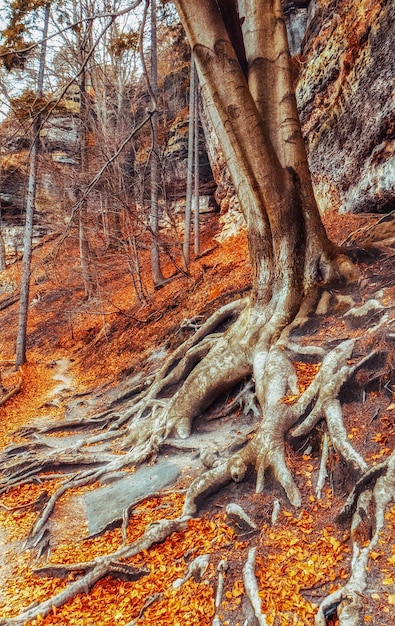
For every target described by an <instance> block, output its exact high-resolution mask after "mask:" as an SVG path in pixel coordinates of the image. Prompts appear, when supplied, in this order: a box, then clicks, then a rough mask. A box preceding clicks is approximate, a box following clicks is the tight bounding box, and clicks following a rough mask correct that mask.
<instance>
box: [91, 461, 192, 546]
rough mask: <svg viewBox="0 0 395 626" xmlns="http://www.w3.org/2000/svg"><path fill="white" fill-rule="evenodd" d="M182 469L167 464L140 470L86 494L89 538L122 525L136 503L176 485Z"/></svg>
mask: <svg viewBox="0 0 395 626" xmlns="http://www.w3.org/2000/svg"><path fill="white" fill-rule="evenodd" d="M179 474H180V469H179V468H178V467H177V466H176V465H175V464H173V463H169V462H167V461H165V462H163V463H158V464H157V465H150V466H147V467H140V468H139V469H137V470H136V472H134V474H127V475H126V476H125V475H124V477H123V478H120V479H119V480H114V481H113V482H111V483H110V484H109V485H106V486H105V487H100V488H99V489H95V490H94V491H89V492H88V493H86V494H85V496H84V500H85V506H86V514H87V522H88V530H89V537H92V536H94V535H97V534H98V533H100V532H102V531H103V530H105V529H106V528H107V527H109V526H112V525H116V524H117V523H119V522H121V520H122V516H123V512H124V511H125V509H127V507H129V506H130V505H131V504H133V502H137V501H138V500H140V499H141V498H144V497H148V496H150V495H152V494H154V493H157V492H158V491H161V489H164V488H165V487H167V486H168V485H171V484H173V483H175V481H176V480H177V478H178V476H179Z"/></svg>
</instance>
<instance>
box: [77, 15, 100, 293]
mask: <svg viewBox="0 0 395 626" xmlns="http://www.w3.org/2000/svg"><path fill="white" fill-rule="evenodd" d="M88 28H91V24H89V25H88ZM90 43H91V36H90V34H89V33H88V32H87V33H85V35H84V36H83V38H82V40H81V41H80V53H81V62H82V63H83V64H84V67H83V70H82V72H81V74H80V79H79V88H80V113H79V121H80V172H81V183H82V186H83V184H84V181H85V180H86V179H87V175H88V171H89V158H88V150H89V148H88V140H89V111H88V97H87V72H86V68H85V59H86V48H87V47H88V48H90ZM88 220H89V216H88V198H83V199H82V200H81V205H80V208H79V215H78V234H79V251H80V265H81V275H82V281H83V283H84V290H85V297H86V298H88V299H89V298H92V297H93V296H94V294H95V287H96V286H95V281H94V278H93V274H92V268H91V249H90V244H89V223H88Z"/></svg>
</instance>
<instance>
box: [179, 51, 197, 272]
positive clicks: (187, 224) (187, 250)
mask: <svg viewBox="0 0 395 626" xmlns="http://www.w3.org/2000/svg"><path fill="white" fill-rule="evenodd" d="M194 114H195V61H194V58H193V53H192V54H191V71H190V79H189V123H188V160H187V190H186V200H185V220H184V242H183V246H182V251H183V267H184V270H185V271H187V270H188V267H189V262H190V257H191V216H192V182H193V147H194V132H193V131H194V123H195V115H194Z"/></svg>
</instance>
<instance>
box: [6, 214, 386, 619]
mask: <svg viewBox="0 0 395 626" xmlns="http://www.w3.org/2000/svg"><path fill="white" fill-rule="evenodd" d="M377 219H378V218H377V216H366V215H338V214H337V213H336V212H333V213H328V214H327V215H326V216H325V223H326V227H327V230H328V233H329V235H330V237H331V238H332V240H333V241H335V242H337V243H340V242H341V241H344V240H345V239H346V238H347V237H348V235H350V234H351V233H356V232H360V229H361V228H364V227H365V226H366V225H367V224H374V223H375V222H376V221H377ZM217 228H218V224H217V218H216V217H207V218H205V224H204V231H203V241H202V249H203V251H204V252H203V254H202V255H201V256H200V258H199V259H197V260H195V261H194V262H193V263H192V265H191V271H190V276H189V277H187V276H184V275H183V274H178V275H177V276H175V277H174V279H173V280H171V281H170V282H168V283H166V284H165V285H164V286H163V287H162V288H161V289H158V290H154V289H153V288H152V285H150V284H149V283H148V284H147V289H148V293H149V300H148V301H147V302H146V303H145V304H141V303H139V302H137V301H136V297H135V294H134V291H133V285H132V281H131V277H130V274H129V271H128V259H127V258H126V257H125V255H122V254H121V253H119V252H117V251H110V252H105V253H104V252H103V254H102V255H101V256H100V257H99V256H97V257H96V268H97V275H98V277H99V283H100V288H99V289H98V296H97V298H95V299H94V300H91V301H89V302H87V301H85V300H84V298H83V289H82V285H81V279H80V273H79V264H78V251H77V242H76V241H75V240H73V239H72V238H69V239H67V240H66V241H65V242H64V244H63V245H62V247H61V248H59V249H58V250H57V251H56V254H55V255H54V254H51V250H53V247H54V240H52V239H51V240H48V241H44V242H43V244H42V245H41V246H39V247H37V248H36V249H35V252H34V263H33V273H32V292H31V298H32V304H31V307H30V317H29V330H28V332H29V336H28V362H27V363H26V364H25V365H24V366H23V368H22V387H21V389H20V391H19V393H17V394H16V395H14V396H13V397H12V398H10V399H9V400H8V401H7V402H6V403H4V404H3V405H2V406H0V447H1V448H4V447H6V446H7V445H9V444H10V443H15V442H17V441H23V438H22V437H21V435H20V434H18V429H20V428H23V427H25V426H27V425H31V424H32V423H35V424H37V422H38V421H39V422H40V423H44V422H46V421H48V420H54V419H59V420H60V419H62V418H64V416H65V415H66V416H76V415H84V414H87V415H89V414H91V413H94V412H96V413H97V412H98V411H100V410H105V409H106V408H107V407H108V404H109V403H111V402H113V401H114V399H115V398H116V397H117V395H120V394H122V393H127V389H128V387H129V385H130V384H131V381H133V382H134V383H135V382H136V381H138V380H139V377H143V376H147V375H149V373H150V371H152V370H153V369H155V368H156V367H157V365H158V363H160V362H161V360H163V358H164V356H165V355H166V354H167V353H168V352H169V351H171V350H172V349H174V348H175V347H176V346H177V345H179V344H180V343H181V341H183V340H184V339H185V338H186V337H188V336H189V335H190V334H191V332H192V329H193V327H194V325H195V324H196V323H198V322H199V321H202V320H205V319H206V318H207V317H208V316H209V315H210V314H211V313H213V312H214V311H215V310H216V309H218V308H219V307H220V306H221V305H223V304H225V303H226V302H229V301H232V300H233V299H235V298H237V297H240V296H243V295H245V294H247V293H248V289H249V285H250V268H249V262H248V251H247V245H246V238H245V234H244V233H240V234H239V235H237V236H234V237H232V238H230V239H228V240H226V241H225V242H223V243H221V244H218V243H217V242H216V241H215V240H213V239H212V237H213V235H215V234H216V232H217ZM361 232H362V231H361ZM353 239H354V240H355V241H356V242H358V236H357V235H355V236H354V237H353ZM387 252H388V251H387ZM148 257H149V255H148V252H143V253H142V273H143V275H144V276H148V275H149V258H148ZM164 273H165V274H166V276H170V275H172V274H175V269H174V267H173V266H172V264H171V262H170V260H168V261H167V264H166V266H165V268H164ZM19 276H20V262H16V263H13V264H10V265H9V266H8V268H7V270H6V271H5V272H2V273H0V289H1V288H3V289H4V292H5V290H6V289H8V290H9V289H13V290H14V291H16V290H17V287H18V283H19ZM393 276H394V256H393V255H391V254H388V253H386V254H385V255H383V256H379V255H377V254H375V255H373V254H372V255H370V254H367V255H366V257H365V261H364V262H363V263H362V264H361V278H360V281H359V291H358V294H359V296H358V297H359V298H360V301H359V302H358V303H362V302H363V301H366V300H367V299H369V298H373V297H377V298H379V299H380V301H381V303H383V304H384V305H385V306H388V307H392V306H393V305H394V303H395V286H394V278H393ZM99 283H98V284H99ZM8 296H9V294H8V293H7V297H8ZM5 299H6V296H0V307H1V303H2V302H4V301H5ZM342 313H343V311H342V310H341V309H339V307H337V309H335V308H333V309H330V310H329V312H328V313H327V314H326V315H324V316H323V317H322V320H321V323H320V325H319V326H317V327H316V328H313V329H312V330H311V332H310V340H311V337H313V338H314V340H315V339H316V340H317V343H318V342H319V339H320V337H322V335H323V334H325V335H327V336H331V337H332V338H333V341H334V342H336V341H339V340H340V339H345V338H348V337H350V336H352V334H353V332H354V331H353V329H352V328H350V327H349V326H347V325H346V323H345V321H344V318H343V315H342ZM17 314H18V303H17V302H15V303H14V304H12V305H10V306H7V307H6V308H4V309H3V310H1V309H0V328H1V336H0V367H1V371H2V384H3V387H4V388H5V391H7V390H8V389H10V388H12V386H13V385H14V384H16V382H17V379H18V374H17V373H15V372H14V371H13V370H12V366H11V362H12V360H13V358H14V344H15V336H16V327H17ZM316 371H317V369H316V365H314V364H307V365H306V364H300V365H299V369H298V374H299V386H300V388H303V386H306V385H307V384H308V383H309V382H310V381H311V379H312V378H313V376H314V375H315V373H316ZM379 374H380V373H378V375H377V376H376V375H374V373H371V374H368V375H367V376H368V378H367V379H365V380H363V381H357V383H358V384H357V383H356V385H355V393H352V394H350V395H349V397H348V398H342V400H343V403H344V405H343V410H344V421H345V425H346V428H347V432H348V433H349V435H348V436H349V438H350V439H352V443H353V445H354V447H355V448H356V449H357V450H358V451H360V453H361V454H362V455H363V457H364V459H365V460H366V461H367V462H368V464H369V465H375V464H376V463H379V462H381V461H382V460H383V459H385V458H386V457H387V456H388V455H389V454H390V452H391V451H392V450H393V449H394V444H395V405H394V404H393V403H392V402H393V388H392V382H393V381H392V380H390V378H388V375H387V374H385V375H384V376H380V375H379ZM0 401H1V396H0ZM228 401H229V399H227V398H224V399H223V407H222V408H223V409H225V407H226V403H227V402H228ZM220 409H221V405H220V404H217V405H216V406H215V407H213V408H211V409H209V410H208V411H207V413H206V414H205V415H203V416H201V418H199V420H198V421H197V423H196V424H195V427H194V431H195V434H196V436H197V437H199V436H200V435H201V436H202V437H204V436H206V437H207V441H209V444H210V446H214V447H215V446H216V448H217V450H220V449H221V446H228V445H230V444H231V442H230V441H229V433H230V434H231V435H230V438H232V437H234V438H235V439H237V437H238V435H246V436H248V427H249V425H248V423H247V421H246V420H244V418H243V416H241V415H240V412H237V411H236V412H233V413H231V414H230V415H228V416H226V417H225V418H224V419H223V420H221V423H222V428H223V431H222V434H221V435H220V434H216V433H219V432H220V431H219V430H218V431H217V430H216V429H217V425H218V424H217V422H218V420H217V419H216V416H217V413H218V411H220ZM224 412H225V413H226V411H224ZM243 420H244V421H243ZM203 441H204V439H203ZM172 453H173V454H174V450H173V451H171V450H169V454H168V457H167V458H169V457H170V456H171V454H172ZM180 454H181V453H180ZM331 455H332V457H333V458H332V459H331ZM335 456H336V453H335V452H334V451H333V449H331V450H330V455H329V460H328V477H327V480H326V483H325V485H324V488H323V490H322V493H321V496H320V497H318V496H317V493H316V489H315V485H316V481H317V476H318V472H319V468H320V459H321V454H320V449H319V446H318V445H317V442H315V441H313V440H312V441H310V442H309V445H306V446H305V447H304V448H303V450H295V449H293V448H292V447H291V446H288V447H287V462H288V465H289V467H290V468H291V470H292V472H293V474H294V475H295V476H296V478H297V481H298V487H299V489H300V491H301V493H302V507H301V509H294V508H293V507H291V506H290V505H289V503H287V500H286V498H285V497H284V494H283V493H282V491H281V490H280V488H278V487H276V486H272V487H270V483H269V485H268V489H267V490H265V492H264V493H263V494H256V493H255V491H254V487H255V482H254V477H253V476H252V475H249V476H247V478H246V479H245V480H244V481H243V482H241V483H237V484H236V483H232V484H230V485H228V486H227V487H225V488H224V489H222V490H221V491H220V492H219V493H217V494H213V495H212V496H210V497H209V498H208V499H207V500H206V501H205V502H204V503H203V504H202V508H201V509H200V511H199V516H198V517H196V518H195V519H193V520H190V521H189V522H188V525H187V528H186V529H185V530H183V531H180V532H177V533H174V534H173V535H171V536H170V537H169V538H168V539H167V540H166V541H165V542H164V543H163V544H160V545H157V546H153V547H152V548H150V549H149V550H147V551H143V552H142V553H141V554H140V555H138V556H136V557H134V558H133V560H132V561H131V563H132V564H133V565H136V566H142V565H144V566H145V567H146V568H147V569H148V573H147V575H145V576H143V577H142V578H140V579H139V580H137V581H133V582H132V581H125V580H118V579H114V578H105V579H103V580H101V581H99V582H98V583H96V585H95V586H94V588H93V589H92V590H91V591H90V593H87V594H80V595H78V596H77V597H76V598H75V599H74V600H72V601H70V602H69V603H67V604H66V605H64V606H63V607H61V608H58V609H55V608H54V609H53V612H52V614H51V615H49V616H47V617H45V618H41V617H40V616H39V617H38V618H37V619H35V620H34V621H32V622H30V623H31V624H44V625H45V624H46V625H48V624H53V625H62V626H63V625H64V626H66V625H70V626H71V625H78V626H91V625H92V624H95V625H97V626H102V625H103V626H104V625H105V624H118V625H119V626H126V625H127V624H131V623H133V624H141V625H142V624H156V625H169V626H177V625H180V626H189V625H195V624H196V625H198V624H199V625H201V626H211V625H212V623H213V619H214V615H215V614H216V615H217V616H218V618H219V623H220V624H223V625H229V626H242V625H244V624H245V615H248V607H246V606H245V603H246V602H248V601H247V599H246V597H245V595H244V589H243V574H242V569H243V566H244V564H245V562H246V559H247V554H248V550H249V548H250V547H251V546H252V545H254V546H257V559H256V577H257V581H258V586H259V595H260V598H261V601H262V610H263V611H264V612H265V613H266V616H267V623H268V624H275V625H276V626H283V625H284V626H285V625H293V626H310V625H312V624H313V623H314V616H315V614H316V612H317V606H318V604H319V603H320V601H321V600H322V599H323V598H324V597H325V596H327V595H328V593H330V592H331V591H333V590H335V589H336V588H338V587H339V586H341V585H342V584H345V582H346V580H347V578H348V576H349V571H350V560H351V550H350V532H349V528H348V527H344V526H341V525H339V524H338V523H337V522H336V521H335V518H336V515H337V514H338V512H339V510H340V508H341V505H342V503H343V502H344V498H345V494H347V493H348V491H349V490H350V487H351V486H350V484H349V481H348V480H347V479H348V475H347V472H345V471H343V472H342V471H341V469H340V470H339V469H338V467H339V463H338V462H337V461H338V459H335V458H334V457H335ZM154 461H155V459H153V460H152V463H154ZM183 465H184V466H183V467H182V468H181V471H180V478H179V480H178V482H177V485H176V487H173V488H169V489H168V490H167V491H166V490H165V491H163V492H161V495H160V497H153V498H147V499H145V500H143V501H142V502H141V503H140V504H139V505H138V508H137V509H135V510H134V511H133V515H132V516H131V519H130V521H129V524H128V527H127V541H128V542H131V541H134V540H135V539H136V538H137V537H138V536H139V535H141V534H142V532H143V531H144V528H145V527H146V525H147V524H148V523H150V522H153V521H155V520H157V519H160V518H162V517H164V516H166V518H171V517H177V516H179V515H180V512H181V510H182V505H183V487H185V486H186V485H188V484H189V482H190V481H191V479H192V477H193V476H194V472H196V468H195V467H194V464H193V454H189V456H188V457H187V458H186V459H185V464H184V463H183ZM340 467H341V465H340ZM331 468H333V471H332V469H331ZM58 482H59V479H58V478H56V477H55V478H54V479H53V480H52V481H47V482H45V491H46V492H47V493H51V492H52V491H53V490H54V489H55V487H56V485H57V484H58ZM98 487H99V486H98V485H91V486H89V487H84V488H81V489H80V490H79V491H78V492H76V491H74V492H73V493H72V494H65V495H64V496H63V497H62V498H61V499H60V501H59V502H58V504H57V506H56V508H55V512H54V517H53V520H52V528H51V540H50V543H51V545H50V553H49V556H48V560H49V562H50V563H70V562H73V563H74V562H78V563H79V562H82V561H87V560H89V559H92V558H94V557H95V556H97V555H100V554H105V553H110V552H112V551H114V550H115V549H117V548H118V547H119V546H121V545H122V542H123V540H124V538H123V537H122V532H121V528H120V526H119V525H116V526H115V527H111V528H109V529H108V530H105V531H104V532H103V533H101V534H99V535H97V536H93V537H90V538H87V536H88V535H89V532H88V527H87V517H86V511H85V509H84V506H85V505H84V502H85V501H86V500H85V496H86V493H87V492H88V491H92V490H94V489H97V488H98ZM43 491H44V485H42V484H28V485H23V486H20V487H15V488H13V489H11V490H8V491H6V492H4V493H2V495H1V496H0V617H12V616H15V615H17V614H18V613H19V612H20V611H21V610H22V609H23V608H25V607H27V606H28V605H30V604H32V603H33V602H41V601H43V600H44V599H46V598H48V597H49V596H50V595H52V594H54V593H56V592H58V591H59V590H60V589H61V588H63V587H64V586H65V585H66V584H67V582H69V581H70V580H71V579H72V577H73V575H72V574H69V576H68V579H66V580H64V579H60V580H59V579H57V578H53V577H49V576H48V577H45V576H44V577H43V576H38V575H37V574H36V573H35V572H34V570H35V568H36V567H37V566H38V565H42V562H41V561H39V562H37V561H36V560H35V555H34V553H33V552H32V551H30V550H23V549H22V548H23V541H24V539H25V538H26V536H27V534H28V532H29V530H30V528H31V526H32V524H33V522H34V519H35V516H36V512H35V510H34V508H35V503H36V502H37V504H38V503H39V501H40V496H41V495H42V493H43ZM274 500H277V501H278V502H279V503H280V511H279V515H278V519H277V521H276V523H275V524H274V525H272V523H271V519H272V510H273V501H274ZM233 502H237V503H238V504H240V505H241V506H242V507H243V509H244V510H245V511H246V513H247V514H248V515H249V516H250V518H251V519H252V520H253V522H254V523H255V525H256V528H253V529H251V528H250V529H247V530H246V529H245V528H242V527H241V526H240V524H239V525H238V524H236V523H234V522H232V520H231V519H230V518H229V516H228V515H227V514H226V511H225V509H226V506H227V505H228V504H229V503H233ZM32 503H33V506H30V504H32ZM394 537H395V505H393V506H392V508H390V509H388V510H387V513H386V523H385V527H384V530H383V532H382V533H381V535H380V539H379V542H378V544H377V546H376V549H375V551H374V552H372V553H371V555H370V560H369V574H368V583H369V584H368V588H367V590H365V591H364V597H363V602H364V604H365V605H366V610H365V617H364V620H365V622H366V623H372V624H374V625H375V626H388V624H390V623H391V619H393V618H391V615H392V616H393V611H394V605H395V573H394V572H395V570H394V565H395V543H394ZM202 554H209V555H210V562H209V566H208V568H207V570H206V571H205V573H204V575H203V577H202V578H201V579H200V580H199V579H195V578H194V577H193V576H192V577H190V578H189V579H188V580H187V581H186V582H185V583H184V584H183V585H182V586H181V587H179V588H176V587H174V586H173V583H174V581H175V580H177V579H179V578H183V577H184V576H185V572H186V569H187V565H188V562H189V561H190V560H191V559H192V558H195V557H196V556H198V555H202ZM224 562H226V568H227V569H226V574H225V581H224V590H223V596H222V598H221V600H220V601H219V602H218V603H217V604H218V606H217V607H216V606H215V594H216V589H217V587H218V579H219V576H220V572H219V571H218V566H219V564H221V566H220V567H223V563H224ZM147 600H148V601H147ZM132 620H133V621H132ZM248 623H249V624H251V625H252V624H253V621H252V618H251V621H249V622H248ZM329 623H332V624H335V623H336V618H335V617H334V618H333V621H332V622H330V621H328V624H329Z"/></svg>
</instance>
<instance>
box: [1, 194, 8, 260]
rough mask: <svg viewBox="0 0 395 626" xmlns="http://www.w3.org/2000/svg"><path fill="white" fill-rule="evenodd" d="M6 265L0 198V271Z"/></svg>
mask: <svg viewBox="0 0 395 626" xmlns="http://www.w3.org/2000/svg"><path fill="white" fill-rule="evenodd" d="M6 267H7V262H6V252H5V241H4V237H3V231H2V229H1V200H0V272H2V271H3V270H5V269H6Z"/></svg>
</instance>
